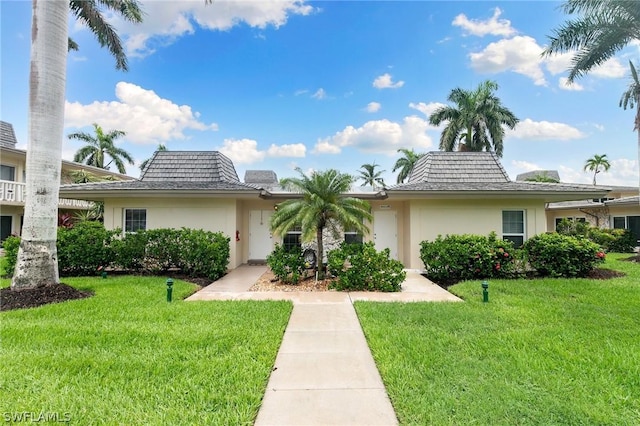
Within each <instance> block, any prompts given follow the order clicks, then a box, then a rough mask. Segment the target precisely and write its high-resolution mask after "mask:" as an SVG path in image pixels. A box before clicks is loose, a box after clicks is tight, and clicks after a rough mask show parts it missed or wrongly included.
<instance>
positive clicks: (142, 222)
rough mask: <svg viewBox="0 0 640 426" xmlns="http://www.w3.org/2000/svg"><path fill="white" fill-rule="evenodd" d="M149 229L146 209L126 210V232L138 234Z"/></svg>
mask: <svg viewBox="0 0 640 426" xmlns="http://www.w3.org/2000/svg"><path fill="white" fill-rule="evenodd" d="M146 229H147V210H146V209H125V210H124V231H125V232H137V231H140V230H142V231H144V230H146Z"/></svg>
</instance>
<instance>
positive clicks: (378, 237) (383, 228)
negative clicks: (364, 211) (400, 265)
mask: <svg viewBox="0 0 640 426" xmlns="http://www.w3.org/2000/svg"><path fill="white" fill-rule="evenodd" d="M373 238H374V241H375V246H376V250H378V251H380V250H382V249H385V248H388V249H389V250H390V257H391V258H392V259H396V260H398V213H397V212H395V211H393V210H381V211H375V212H373Z"/></svg>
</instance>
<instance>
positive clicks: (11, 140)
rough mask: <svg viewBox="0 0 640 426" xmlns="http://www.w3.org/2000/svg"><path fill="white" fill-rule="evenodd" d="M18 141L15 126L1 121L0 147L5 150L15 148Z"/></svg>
mask: <svg viewBox="0 0 640 426" xmlns="http://www.w3.org/2000/svg"><path fill="white" fill-rule="evenodd" d="M17 143H18V140H17V139H16V134H15V132H14V131H13V125H11V123H7V122H6V121H0V146H3V147H5V148H15V147H16V144H17Z"/></svg>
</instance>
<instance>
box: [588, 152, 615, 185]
mask: <svg viewBox="0 0 640 426" xmlns="http://www.w3.org/2000/svg"><path fill="white" fill-rule="evenodd" d="M610 168H611V164H610V163H609V160H608V159H607V154H603V155H598V154H595V155H594V156H593V157H591V158H589V159H588V160H587V161H586V163H584V171H587V170H589V171H591V172H593V184H594V185H595V184H596V176H597V175H598V173H600V172H603V171H604V172H606V171H608V170H609V169H610ZM600 169H602V170H600Z"/></svg>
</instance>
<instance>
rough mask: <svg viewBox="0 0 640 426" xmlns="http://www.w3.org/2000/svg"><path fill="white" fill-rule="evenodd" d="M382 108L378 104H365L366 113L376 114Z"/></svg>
mask: <svg viewBox="0 0 640 426" xmlns="http://www.w3.org/2000/svg"><path fill="white" fill-rule="evenodd" d="M380 108H382V105H380V103H379V102H369V103H368V104H367V112H378V111H380Z"/></svg>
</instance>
